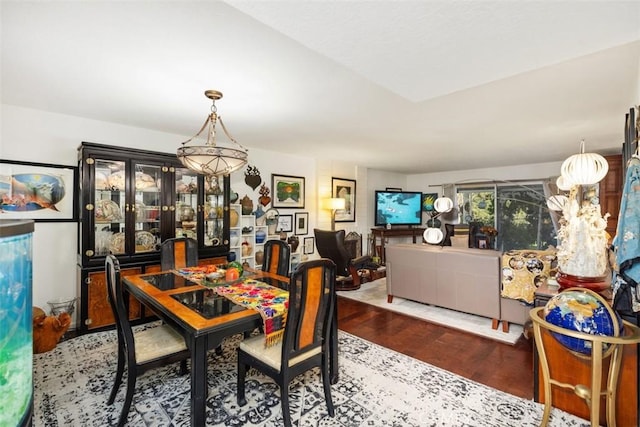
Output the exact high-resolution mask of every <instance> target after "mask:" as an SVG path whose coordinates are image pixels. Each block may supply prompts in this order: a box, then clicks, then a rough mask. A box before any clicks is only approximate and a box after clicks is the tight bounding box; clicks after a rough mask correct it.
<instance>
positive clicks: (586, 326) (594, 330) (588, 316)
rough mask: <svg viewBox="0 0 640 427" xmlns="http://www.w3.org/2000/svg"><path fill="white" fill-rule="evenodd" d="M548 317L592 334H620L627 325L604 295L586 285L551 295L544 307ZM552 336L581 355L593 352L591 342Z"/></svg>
mask: <svg viewBox="0 0 640 427" xmlns="http://www.w3.org/2000/svg"><path fill="white" fill-rule="evenodd" d="M544 318H545V320H546V321H547V322H549V323H551V324H553V325H556V326H559V327H561V328H564V329H569V330H573V331H578V332H582V333H586V334H592V335H606V336H613V337H617V336H619V335H620V333H621V332H622V327H623V325H622V320H621V319H620V317H619V316H618V314H617V313H616V312H615V311H613V309H612V308H611V307H610V306H609V304H608V303H607V301H605V299H604V298H603V297H602V296H601V295H599V294H597V293H595V292H593V291H591V290H589V289H583V288H570V289H567V290H565V291H562V292H560V293H559V294H557V295H556V296H554V297H553V298H551V299H550V300H549V302H547V305H546V306H545V308H544ZM552 335H553V337H554V338H555V339H556V340H557V341H558V342H559V343H560V344H562V345H563V346H564V347H566V348H567V349H569V350H570V351H572V352H573V353H574V354H576V355H577V356H582V357H584V356H590V355H591V341H589V340H583V339H580V338H574V337H569V336H566V335H562V334H560V333H557V332H552ZM607 348H608V346H607V347H605V349H604V350H605V351H606V350H607Z"/></svg>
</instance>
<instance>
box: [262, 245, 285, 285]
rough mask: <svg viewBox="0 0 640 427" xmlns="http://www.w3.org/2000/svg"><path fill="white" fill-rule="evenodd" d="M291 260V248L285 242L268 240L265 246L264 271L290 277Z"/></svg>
mask: <svg viewBox="0 0 640 427" xmlns="http://www.w3.org/2000/svg"><path fill="white" fill-rule="evenodd" d="M290 259H291V246H289V244H288V243H287V242H285V241H284V240H275V239H272V240H267V242H266V243H265V244H264V260H263V261H262V271H267V272H269V273H273V274H277V275H279V276H285V277H288V276H289V262H290Z"/></svg>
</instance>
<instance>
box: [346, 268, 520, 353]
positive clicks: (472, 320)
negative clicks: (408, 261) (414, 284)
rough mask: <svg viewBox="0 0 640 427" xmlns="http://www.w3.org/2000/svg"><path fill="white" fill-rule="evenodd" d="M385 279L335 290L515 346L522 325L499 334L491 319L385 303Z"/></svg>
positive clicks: (402, 302) (399, 302) (401, 300)
mask: <svg viewBox="0 0 640 427" xmlns="http://www.w3.org/2000/svg"><path fill="white" fill-rule="evenodd" d="M386 280H387V279H386V278H384V277H383V278H382V279H378V280H374V281H373V282H369V283H363V284H362V286H361V287H360V289H358V290H356V291H338V295H339V296H341V297H344V298H349V299H353V300H356V301H361V302H364V303H366V304H370V305H375V306H376V307H380V308H384V309H386V310H391V311H395V312H398V313H402V314H406V315H408V316H412V317H417V318H418V319H422V320H427V321H429V322H432V323H437V324H438V325H443V326H448V327H450V328H455V329H459V330H461V331H465V332H469V333H472V334H475V335H480V336H483V337H486V338H491V339H493V340H496V341H500V342H504V343H507V344H512V345H513V344H515V343H516V341H518V339H519V338H520V336H521V335H522V326H520V325H516V324H513V323H512V324H510V325H509V332H502V327H498V329H491V319H489V318H487V317H482V316H475V315H473V314H468V313H462V312H460V311H455V310H449V309H446V308H442V307H436V306H434V305H428V304H422V303H419V302H415V301H411V300H408V299H404V298H400V297H393V302H392V303H391V304H389V303H388V302H387V282H386Z"/></svg>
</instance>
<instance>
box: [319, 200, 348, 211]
mask: <svg viewBox="0 0 640 427" xmlns="http://www.w3.org/2000/svg"><path fill="white" fill-rule="evenodd" d="M324 206H325V209H330V210H332V211H335V210H339V209H344V208H345V207H346V206H347V203H346V200H345V199H342V198H337V197H332V198H330V199H326V200H325V205H324Z"/></svg>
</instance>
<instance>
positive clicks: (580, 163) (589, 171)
mask: <svg viewBox="0 0 640 427" xmlns="http://www.w3.org/2000/svg"><path fill="white" fill-rule="evenodd" d="M608 171H609V164H608V163H607V160H606V159H605V158H604V157H602V156H601V155H600V154H596V153H585V152H584V140H583V141H581V142H580V153H579V154H574V155H573V156H571V157H569V158H568V159H567V160H565V161H564V162H563V163H562V167H561V168H560V173H561V174H562V176H564V178H565V179H566V180H568V181H569V182H570V183H571V184H573V185H593V184H596V183H598V182H600V181H602V179H603V178H604V177H605V175H607V172H608Z"/></svg>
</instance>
